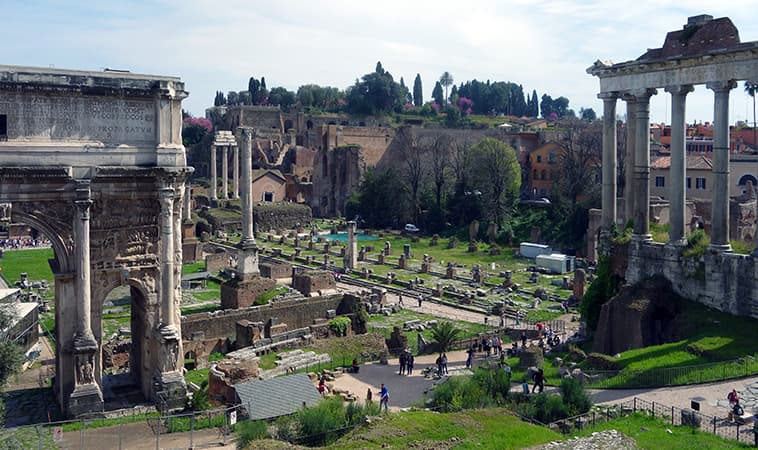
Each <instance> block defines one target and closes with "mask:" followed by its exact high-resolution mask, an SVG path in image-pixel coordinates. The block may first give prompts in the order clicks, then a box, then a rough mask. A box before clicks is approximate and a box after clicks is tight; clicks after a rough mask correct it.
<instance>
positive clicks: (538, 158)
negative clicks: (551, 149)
mask: <svg viewBox="0 0 758 450" xmlns="http://www.w3.org/2000/svg"><path fill="white" fill-rule="evenodd" d="M537 162H538V163H541V162H542V155H537Z"/></svg>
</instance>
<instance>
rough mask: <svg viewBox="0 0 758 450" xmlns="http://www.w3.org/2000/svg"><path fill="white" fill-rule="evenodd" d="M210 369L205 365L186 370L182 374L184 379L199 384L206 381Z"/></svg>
mask: <svg viewBox="0 0 758 450" xmlns="http://www.w3.org/2000/svg"><path fill="white" fill-rule="evenodd" d="M210 370H211V369H209V368H207V367H206V368H205V369H194V370H188V371H187V373H186V374H184V381H186V382H187V383H195V384H196V385H198V386H201V385H202V384H203V381H208V372H210Z"/></svg>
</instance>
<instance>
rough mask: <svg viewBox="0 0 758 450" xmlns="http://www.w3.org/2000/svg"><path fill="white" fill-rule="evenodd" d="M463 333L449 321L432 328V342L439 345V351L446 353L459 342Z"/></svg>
mask: <svg viewBox="0 0 758 450" xmlns="http://www.w3.org/2000/svg"><path fill="white" fill-rule="evenodd" d="M461 333H462V331H461V329H460V328H457V327H456V326H455V325H453V323H452V322H449V321H447V320H445V321H442V322H439V323H438V324H437V326H436V327H433V328H432V336H431V338H432V341H433V342H435V343H436V344H437V350H438V351H439V352H440V353H445V352H447V351H448V350H450V347H451V345H452V344H453V342H455V341H457V340H458V337H459V336H460V335H461Z"/></svg>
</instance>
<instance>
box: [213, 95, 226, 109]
mask: <svg viewBox="0 0 758 450" xmlns="http://www.w3.org/2000/svg"><path fill="white" fill-rule="evenodd" d="M222 105H226V97H224V93H223V92H221V91H216V98H214V99H213V106H222Z"/></svg>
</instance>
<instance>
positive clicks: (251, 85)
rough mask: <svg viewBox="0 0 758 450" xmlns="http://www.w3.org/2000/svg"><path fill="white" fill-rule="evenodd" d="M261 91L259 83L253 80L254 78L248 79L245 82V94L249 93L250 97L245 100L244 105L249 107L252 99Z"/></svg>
mask: <svg viewBox="0 0 758 450" xmlns="http://www.w3.org/2000/svg"><path fill="white" fill-rule="evenodd" d="M260 89H261V82H260V81H258V80H257V79H255V78H254V77H250V79H249V80H248V82H247V92H248V93H249V95H250V97H249V98H247V99H246V103H245V104H246V105H251V104H252V101H253V99H254V98H255V96H256V95H258V91H259V90H260Z"/></svg>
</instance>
